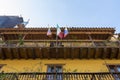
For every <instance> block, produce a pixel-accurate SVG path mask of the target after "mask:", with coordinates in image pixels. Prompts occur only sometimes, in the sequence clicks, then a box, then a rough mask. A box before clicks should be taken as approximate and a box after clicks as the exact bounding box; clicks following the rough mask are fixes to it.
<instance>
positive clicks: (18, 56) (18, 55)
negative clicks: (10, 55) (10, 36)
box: [16, 48, 21, 59]
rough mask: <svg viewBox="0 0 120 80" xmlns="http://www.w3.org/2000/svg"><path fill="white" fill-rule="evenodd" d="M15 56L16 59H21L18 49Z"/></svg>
mask: <svg viewBox="0 0 120 80" xmlns="http://www.w3.org/2000/svg"><path fill="white" fill-rule="evenodd" d="M16 55H17V58H18V59H21V54H20V48H16Z"/></svg>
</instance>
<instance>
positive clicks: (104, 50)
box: [102, 47, 107, 59]
mask: <svg viewBox="0 0 120 80" xmlns="http://www.w3.org/2000/svg"><path fill="white" fill-rule="evenodd" d="M106 55H107V48H106V47H104V48H103V53H102V58H103V59H105V58H106Z"/></svg>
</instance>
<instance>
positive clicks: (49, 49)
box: [47, 48, 50, 59]
mask: <svg viewBox="0 0 120 80" xmlns="http://www.w3.org/2000/svg"><path fill="white" fill-rule="evenodd" d="M47 50H48V51H47V52H48V55H47V57H48V59H50V48H47Z"/></svg>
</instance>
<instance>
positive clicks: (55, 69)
mask: <svg viewBox="0 0 120 80" xmlns="http://www.w3.org/2000/svg"><path fill="white" fill-rule="evenodd" d="M63 65H64V64H47V72H48V73H49V74H48V75H47V80H62V74H57V73H62V71H63ZM52 73H53V74H52Z"/></svg>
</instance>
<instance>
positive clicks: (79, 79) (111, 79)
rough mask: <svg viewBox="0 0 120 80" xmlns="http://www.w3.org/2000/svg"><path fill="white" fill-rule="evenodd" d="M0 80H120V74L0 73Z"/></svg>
mask: <svg viewBox="0 0 120 80" xmlns="http://www.w3.org/2000/svg"><path fill="white" fill-rule="evenodd" d="M0 80H120V73H110V72H99V73H39V72H37V73H0Z"/></svg>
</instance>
